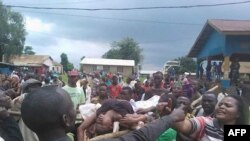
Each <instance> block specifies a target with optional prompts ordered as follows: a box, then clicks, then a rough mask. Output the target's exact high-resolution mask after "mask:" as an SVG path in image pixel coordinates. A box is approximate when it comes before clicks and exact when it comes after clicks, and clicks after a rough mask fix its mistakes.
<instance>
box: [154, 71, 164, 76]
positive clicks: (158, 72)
mask: <svg viewBox="0 0 250 141" xmlns="http://www.w3.org/2000/svg"><path fill="white" fill-rule="evenodd" d="M156 74H160V75H161V76H162V77H163V73H162V72H161V71H157V72H156V73H155V75H156Z"/></svg>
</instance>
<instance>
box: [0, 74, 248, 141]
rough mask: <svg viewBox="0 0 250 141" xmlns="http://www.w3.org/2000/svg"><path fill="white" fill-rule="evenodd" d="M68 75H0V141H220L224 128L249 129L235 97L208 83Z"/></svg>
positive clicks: (242, 107)
mask: <svg viewBox="0 0 250 141" xmlns="http://www.w3.org/2000/svg"><path fill="white" fill-rule="evenodd" d="M67 76H68V81H67V82H63V81H62V79H60V77H59V76H58V75H47V76H41V77H36V76H34V75H27V76H26V77H22V76H20V75H19V74H17V73H12V74H11V75H9V76H6V75H3V74H1V77H0V141H1V140H5V141H86V140H87V139H88V138H89V139H91V138H95V137H98V136H102V135H105V134H108V133H113V132H119V131H124V130H128V131H129V132H128V133H127V134H125V135H123V136H120V137H116V138H115V139H106V138H102V139H101V140H110V141H156V140H157V141H175V140H177V141H194V140H197V141H215V140H216V141H219V140H221V141H222V140H223V138H224V130H223V126H224V125H236V124H240V125H244V124H245V125H248V124H249V105H248V104H247V103H246V102H245V100H244V99H243V98H242V97H241V96H240V95H238V94H237V93H232V92H226V91H224V90H223V91H222V92H219V93H218V92H215V91H208V90H209V89H210V88H211V86H210V85H209V83H207V82H203V81H201V80H200V79H195V78H191V77H190V76H188V75H180V76H177V75H174V77H172V76H169V75H163V73H162V72H160V71H158V72H155V73H154V74H152V76H150V75H149V76H147V78H146V79H145V80H140V79H138V76H136V75H131V76H129V77H128V78H126V79H125V78H123V77H122V75H121V74H119V73H118V74H112V73H106V74H105V73H102V72H101V73H100V72H94V73H92V74H84V75H81V74H80V73H79V72H78V71H77V70H72V71H69V72H68V73H67ZM89 105H91V106H92V105H94V108H93V107H90V106H89ZM97 105H99V106H97ZM84 106H85V107H87V109H86V110H82V108H81V107H84ZM88 106H89V107H88ZM88 110H89V111H91V112H90V113H87V114H86V113H85V115H83V113H84V111H88ZM117 125H118V126H117ZM117 127H118V128H117Z"/></svg>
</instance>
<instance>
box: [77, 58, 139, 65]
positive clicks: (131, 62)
mask: <svg viewBox="0 0 250 141" xmlns="http://www.w3.org/2000/svg"><path fill="white" fill-rule="evenodd" d="M81 64H89V65H111V66H135V61H134V60H121V59H102V58H84V59H83V60H82V61H81Z"/></svg>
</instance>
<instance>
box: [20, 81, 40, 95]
mask: <svg viewBox="0 0 250 141" xmlns="http://www.w3.org/2000/svg"><path fill="white" fill-rule="evenodd" d="M41 86H42V82H40V81H38V80H36V79H33V78H30V79H28V80H26V81H25V82H24V83H23V85H22V91H23V93H30V92H31V91H33V90H35V89H37V88H40V87H41Z"/></svg>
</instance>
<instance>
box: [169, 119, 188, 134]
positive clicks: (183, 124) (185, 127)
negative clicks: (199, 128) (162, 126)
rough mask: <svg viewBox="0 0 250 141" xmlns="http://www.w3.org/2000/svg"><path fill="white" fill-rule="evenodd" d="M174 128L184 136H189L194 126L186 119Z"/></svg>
mask: <svg viewBox="0 0 250 141" xmlns="http://www.w3.org/2000/svg"><path fill="white" fill-rule="evenodd" d="M173 128H174V129H175V130H176V131H178V132H181V133H183V134H189V133H190V132H191V130H192V124H191V121H190V120H188V119H185V120H184V121H181V122H177V123H175V124H174V125H173Z"/></svg>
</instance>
